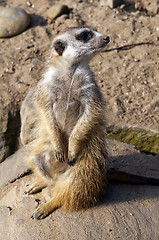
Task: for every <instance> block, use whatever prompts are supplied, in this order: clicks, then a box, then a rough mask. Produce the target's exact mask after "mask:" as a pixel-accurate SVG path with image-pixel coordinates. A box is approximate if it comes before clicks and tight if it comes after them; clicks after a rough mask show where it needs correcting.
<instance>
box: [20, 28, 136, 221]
mask: <svg viewBox="0 0 159 240" xmlns="http://www.w3.org/2000/svg"><path fill="white" fill-rule="evenodd" d="M108 42H109V37H108V36H106V35H103V34H101V33H99V32H97V31H96V29H94V28H92V27H75V28H69V29H67V30H65V31H63V32H61V33H60V34H59V35H57V36H56V37H55V38H54V40H53V44H52V53H51V58H50V61H49V63H48V69H47V71H46V72H45V74H44V75H43V78H42V80H41V81H39V83H38V85H37V86H36V87H35V88H33V90H31V91H30V92H29V94H28V95H27V97H26V99H25V100H24V102H23V105H22V108H21V122H22V127H21V141H22V143H23V145H26V146H27V147H28V152H29V154H28V159H29V160H28V164H29V166H30V167H31V169H32V170H33V172H34V173H35V175H36V180H35V182H34V183H33V184H32V185H31V186H29V187H28V189H27V190H26V192H25V193H28V194H33V193H36V192H38V191H40V190H41V189H43V188H45V187H47V186H51V188H52V192H53V195H52V198H51V200H50V201H49V202H47V203H45V204H43V205H42V206H40V207H38V208H37V209H36V210H35V212H34V213H33V215H32V218H36V219H42V218H44V217H46V216H47V215H48V214H50V213H51V212H53V211H54V210H55V209H57V208H59V207H62V208H63V209H66V210H69V211H72V210H79V209H81V208H88V207H90V206H92V205H94V204H96V203H97V202H98V201H99V199H100V197H101V195H103V194H104V193H105V192H106V187H107V182H108V180H117V181H118V180H119V181H120V179H121V178H122V177H121V176H123V174H125V173H120V174H119V175H120V176H118V175H116V176H115V177H114V172H113V171H112V170H110V171H109V176H108V172H107V170H106V169H107V163H108V153H107V147H106V143H105V101H104V99H103V96H102V94H101V92H100V89H99V87H98V86H97V84H96V83H95V81H94V76H93V73H92V71H91V70H90V68H89V62H90V60H91V59H92V58H93V57H94V56H95V55H96V54H97V53H98V52H100V51H101V50H102V49H104V47H105V46H106V45H107V44H108ZM124 176H125V175H124ZM107 179H108V180H107ZM130 182H131V181H130ZM134 182H135V183H137V181H134V179H133V180H132V183H134Z"/></svg>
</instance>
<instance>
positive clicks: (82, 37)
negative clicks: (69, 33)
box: [76, 31, 93, 43]
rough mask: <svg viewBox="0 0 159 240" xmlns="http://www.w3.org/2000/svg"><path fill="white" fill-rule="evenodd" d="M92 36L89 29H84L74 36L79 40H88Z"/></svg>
mask: <svg viewBox="0 0 159 240" xmlns="http://www.w3.org/2000/svg"><path fill="white" fill-rule="evenodd" d="M92 37H93V33H92V32H90V31H84V32H82V33H80V34H79V35H77V36H76V39H77V40H79V41H81V42H84V43H86V42H88V41H89V40H90V39H91V38H92Z"/></svg>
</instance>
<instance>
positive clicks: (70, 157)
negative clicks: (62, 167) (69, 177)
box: [68, 152, 76, 166]
mask: <svg viewBox="0 0 159 240" xmlns="http://www.w3.org/2000/svg"><path fill="white" fill-rule="evenodd" d="M75 161H76V154H75V153H71V152H69V153H68V164H69V165H70V166H73V164H74V163H75Z"/></svg>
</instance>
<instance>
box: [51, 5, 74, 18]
mask: <svg viewBox="0 0 159 240" xmlns="http://www.w3.org/2000/svg"><path fill="white" fill-rule="evenodd" d="M69 12H70V10H69V8H68V7H67V6H66V5H61V4H56V5H54V6H52V7H51V8H49V10H48V12H47V16H48V18H50V19H51V20H53V19H55V18H57V17H59V16H61V15H63V14H68V13H69Z"/></svg>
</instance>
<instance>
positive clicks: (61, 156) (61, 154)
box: [55, 151, 65, 162]
mask: <svg viewBox="0 0 159 240" xmlns="http://www.w3.org/2000/svg"><path fill="white" fill-rule="evenodd" d="M55 156H56V159H57V160H58V161H60V162H64V161H65V159H64V152H63V151H55Z"/></svg>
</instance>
